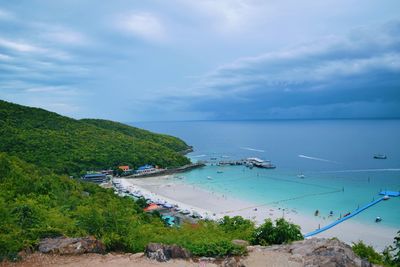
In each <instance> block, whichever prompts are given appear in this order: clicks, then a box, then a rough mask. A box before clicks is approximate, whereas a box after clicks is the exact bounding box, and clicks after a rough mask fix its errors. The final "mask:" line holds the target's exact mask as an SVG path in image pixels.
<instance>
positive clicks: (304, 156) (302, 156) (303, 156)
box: [298, 155, 339, 163]
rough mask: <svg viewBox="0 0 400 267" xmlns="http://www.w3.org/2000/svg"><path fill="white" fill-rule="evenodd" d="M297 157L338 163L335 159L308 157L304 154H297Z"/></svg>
mask: <svg viewBox="0 0 400 267" xmlns="http://www.w3.org/2000/svg"><path fill="white" fill-rule="evenodd" d="M298 157H299V158H303V159H311V160H317V161H323V162H330V163H339V162H337V161H333V160H329V159H321V158H316V157H310V156H306V155H298Z"/></svg>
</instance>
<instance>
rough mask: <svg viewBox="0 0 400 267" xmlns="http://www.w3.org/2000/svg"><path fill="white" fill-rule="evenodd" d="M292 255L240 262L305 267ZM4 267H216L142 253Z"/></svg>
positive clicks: (262, 255) (38, 259) (42, 257)
mask: <svg viewBox="0 0 400 267" xmlns="http://www.w3.org/2000/svg"><path fill="white" fill-rule="evenodd" d="M289 256H290V255H289V254H286V253H277V252H260V251H258V252H251V253H250V254H249V256H248V257H246V258H244V259H242V260H241V262H242V263H243V264H244V265H245V266H246V267H261V266H262V267H266V266H271V267H300V266H302V264H300V263H298V262H293V261H289ZM0 266H1V267H39V266H40V267H59V266H61V267H75V266H83V267H89V266H90V267H91V266H95V267H129V266H135V267H153V266H163V267H214V266H218V265H216V264H214V263H210V262H206V261H199V262H193V261H185V260H170V261H168V262H157V261H153V260H149V259H147V258H146V257H145V256H144V255H143V253H137V254H114V253H109V254H106V255H100V254H84V255H79V256H59V255H48V254H41V253H34V254H32V255H28V256H27V257H26V258H24V260H22V261H19V262H15V263H13V262H3V263H0Z"/></svg>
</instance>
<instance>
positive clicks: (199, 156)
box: [192, 154, 207, 158]
mask: <svg viewBox="0 0 400 267" xmlns="http://www.w3.org/2000/svg"><path fill="white" fill-rule="evenodd" d="M205 156H207V155H204V154H202V155H195V156H192V158H202V157H205Z"/></svg>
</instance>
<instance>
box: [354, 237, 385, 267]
mask: <svg viewBox="0 0 400 267" xmlns="http://www.w3.org/2000/svg"><path fill="white" fill-rule="evenodd" d="M352 248H353V251H354V253H355V254H356V255H357V256H358V257H360V258H361V259H365V260H368V261H369V262H370V263H374V264H382V263H383V256H382V255H381V254H379V253H378V252H376V251H375V250H374V248H373V247H371V246H367V245H365V244H364V242H362V241H359V242H358V243H353V247H352Z"/></svg>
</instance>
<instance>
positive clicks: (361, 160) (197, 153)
mask: <svg viewBox="0 0 400 267" xmlns="http://www.w3.org/2000/svg"><path fill="white" fill-rule="evenodd" d="M131 125H134V126H137V127H140V128H144V129H148V130H151V131H154V132H159V133H166V134H171V135H174V136H177V137H180V138H181V139H183V140H185V141H186V142H187V143H188V144H190V145H192V146H193V147H194V152H193V153H190V154H189V155H188V156H189V157H190V158H191V159H192V160H193V161H196V160H208V161H210V159H211V158H217V159H218V160H229V159H240V158H245V157H259V158H262V159H268V160H271V161H272V163H273V164H275V165H276V166H277V168H276V169H273V170H267V169H257V168H253V169H249V168H246V167H244V166H225V167H218V166H207V167H205V168H202V169H197V170H193V171H191V172H188V173H185V174H184V176H185V181H186V182H187V183H193V184H198V185H199V186H202V187H204V188H205V189H210V190H214V191H219V192H221V193H224V194H228V195H232V196H235V197H238V198H241V199H244V200H248V201H252V202H255V203H257V204H270V205H275V206H279V207H285V208H291V209H296V210H299V211H300V212H301V213H305V214H309V215H312V214H313V212H314V211H315V210H316V209H318V210H320V211H321V213H322V214H326V215H328V213H329V212H330V211H334V213H335V214H345V213H347V212H350V211H353V210H355V209H356V208H357V207H358V206H362V205H363V204H366V203H368V202H370V201H372V200H373V199H376V198H377V197H378V192H379V191H380V190H383V189H387V190H396V191H399V190H400V120H280V121H196V122H145V123H144V122H142V123H132V124H131ZM374 154H385V155H387V159H384V160H378V159H374V158H373V155H374ZM299 174H304V176H305V177H304V179H301V178H299V177H298V175H299ZM208 176H210V177H211V178H212V179H207V177H208ZM377 216H380V217H382V218H383V221H382V222H381V224H382V226H390V227H397V228H400V197H398V198H392V199H390V200H389V201H385V202H380V203H379V204H377V205H375V206H373V207H372V208H370V209H368V210H366V211H365V212H363V213H361V214H359V215H357V216H355V217H354V218H353V219H352V220H357V221H360V222H364V223H374V219H375V218H376V217H377Z"/></svg>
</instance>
